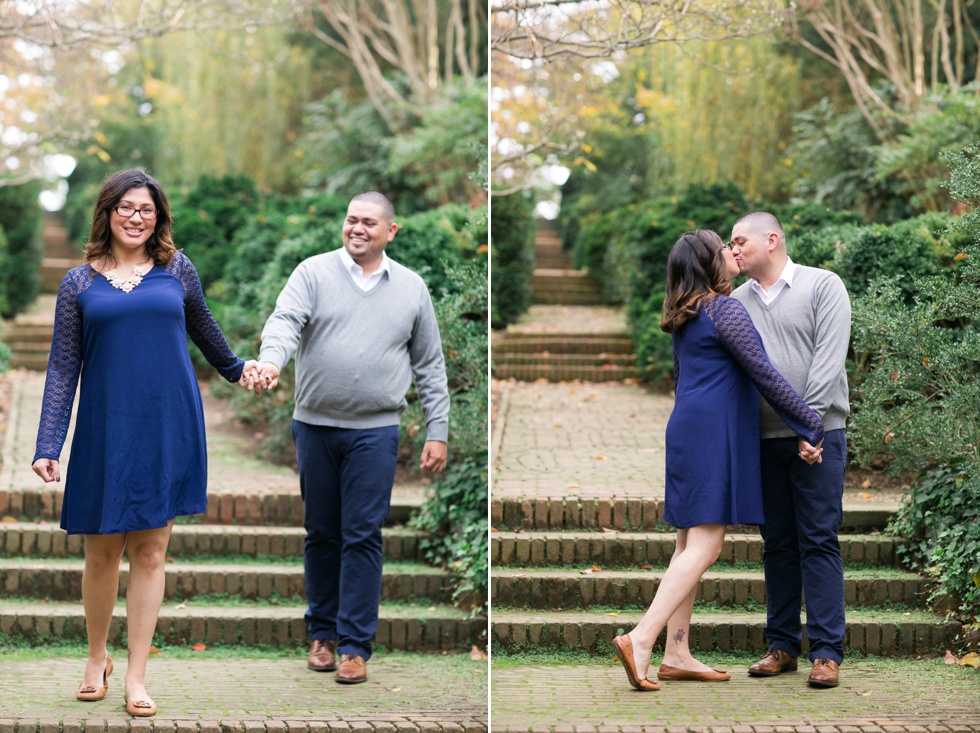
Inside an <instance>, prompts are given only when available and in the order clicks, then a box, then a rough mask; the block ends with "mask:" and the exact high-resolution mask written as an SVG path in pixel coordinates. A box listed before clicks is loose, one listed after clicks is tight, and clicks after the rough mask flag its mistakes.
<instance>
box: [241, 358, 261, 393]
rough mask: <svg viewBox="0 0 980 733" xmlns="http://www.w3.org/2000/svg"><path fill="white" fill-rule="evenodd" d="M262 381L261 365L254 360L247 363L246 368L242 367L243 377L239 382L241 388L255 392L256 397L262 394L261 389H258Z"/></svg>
mask: <svg viewBox="0 0 980 733" xmlns="http://www.w3.org/2000/svg"><path fill="white" fill-rule="evenodd" d="M259 381H262V380H260V379H259V363H258V362H257V361H255V360H254V359H250V360H249V361H246V362H245V366H244V367H242V376H241V378H240V379H239V380H238V384H239V386H241V387H243V388H245V389H247V390H253V389H254V390H255V394H256V395H260V394H262V389H261V387H257V386H256V384H257V383H258V382H259Z"/></svg>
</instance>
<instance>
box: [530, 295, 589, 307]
mask: <svg viewBox="0 0 980 733" xmlns="http://www.w3.org/2000/svg"><path fill="white" fill-rule="evenodd" d="M531 302H532V303H533V304H535V305H602V304H603V301H602V295H601V294H600V293H568V292H534V293H532V294H531Z"/></svg>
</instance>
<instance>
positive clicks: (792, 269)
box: [749, 257, 796, 305]
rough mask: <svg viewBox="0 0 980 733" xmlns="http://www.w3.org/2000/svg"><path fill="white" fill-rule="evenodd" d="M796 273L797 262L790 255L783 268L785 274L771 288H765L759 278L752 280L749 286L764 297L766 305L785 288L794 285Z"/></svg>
mask: <svg viewBox="0 0 980 733" xmlns="http://www.w3.org/2000/svg"><path fill="white" fill-rule="evenodd" d="M794 274H796V264H795V263H794V262H793V260H791V259H790V258H789V257H787V258H786V266H785V267H784V268H783V274H782V275H780V276H779V279H778V280H777V281H776V282H774V283H773V284H772V287H770V288H769V290H765V289H764V288H763V287H762V286H761V285H760V284H759V281H758V280H750V281H749V287H750V288H752V289H753V290H754V291H755V292H756V293H758V294H759V297H760V298H761V299H762V302H763V304H764V305H769V304H770V303H772V302H773V301H774V300H775V299H776V296H778V295H779V294H780V293H781V292H783V288H791V287H793V275H794Z"/></svg>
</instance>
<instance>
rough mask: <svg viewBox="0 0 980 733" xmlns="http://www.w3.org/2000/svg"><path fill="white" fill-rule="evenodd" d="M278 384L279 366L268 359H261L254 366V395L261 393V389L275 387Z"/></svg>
mask: <svg viewBox="0 0 980 733" xmlns="http://www.w3.org/2000/svg"><path fill="white" fill-rule="evenodd" d="M277 384H279V367H277V366H276V365H275V364H273V363H272V362H270V361H263V362H261V363H259V365H258V366H257V367H256V376H255V395H256V397H258V396H260V395H261V394H262V390H265V389H275V388H276V385H277Z"/></svg>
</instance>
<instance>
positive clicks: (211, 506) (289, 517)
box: [0, 478, 425, 527]
mask: <svg viewBox="0 0 980 733" xmlns="http://www.w3.org/2000/svg"><path fill="white" fill-rule="evenodd" d="M58 486H59V488H50V487H49V486H48V485H43V486H40V487H38V486H30V487H26V488H13V489H10V490H0V516H6V517H12V518H14V519H27V520H38V519H41V520H57V519H60V517H61V504H62V498H63V496H64V492H63V490H62V489H61V488H60V486H61V484H58ZM207 496H208V507H207V512H206V513H204V514H197V515H194V516H193V517H186V518H180V519H179V520H178V523H195V522H202V523H209V524H233V523H234V524H248V525H285V526H293V527H302V526H303V499H302V497H300V494H299V478H297V479H296V491H295V492H288V493H287V492H279V491H269V492H266V493H258V492H255V491H249V492H233V491H208V495H207ZM424 498H425V497H424V496H423V494H422V493H421V492H419V491H415V490H405V491H400V490H399V487H397V486H396V487H395V489H394V491H393V492H392V498H391V508H390V509H389V511H388V518H387V520H386V523H387V524H388V525H389V526H391V525H396V524H404V523H405V522H407V521H408V520H409V519H410V518H411V516H412V514H414V513H415V511H416V510H417V509H418V508H419V507H420V506H421V505H422V502H423V501H424Z"/></svg>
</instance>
